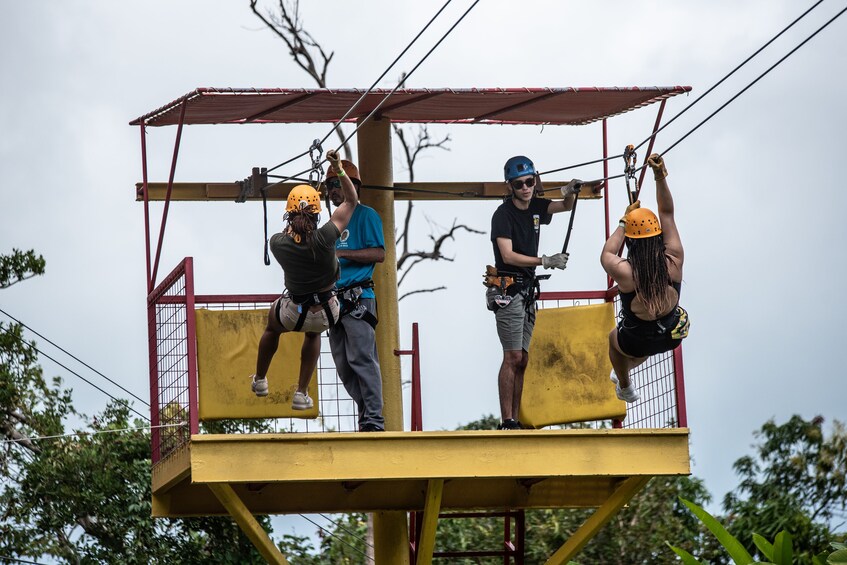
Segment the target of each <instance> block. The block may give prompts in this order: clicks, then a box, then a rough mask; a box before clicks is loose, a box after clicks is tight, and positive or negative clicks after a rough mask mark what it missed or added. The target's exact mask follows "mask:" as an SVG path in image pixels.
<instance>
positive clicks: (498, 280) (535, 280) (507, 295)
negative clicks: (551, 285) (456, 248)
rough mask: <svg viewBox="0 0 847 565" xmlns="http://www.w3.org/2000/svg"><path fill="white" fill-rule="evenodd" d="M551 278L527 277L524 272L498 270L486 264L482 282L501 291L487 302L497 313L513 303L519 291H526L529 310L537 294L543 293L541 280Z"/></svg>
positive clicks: (542, 276)
mask: <svg viewBox="0 0 847 565" xmlns="http://www.w3.org/2000/svg"><path fill="white" fill-rule="evenodd" d="M549 278H550V275H535V276H533V277H527V276H525V275H523V274H522V273H515V272H512V271H498V270H497V268H496V267H494V266H493V265H486V266H485V273H483V275H482V284H483V285H484V286H486V287H488V288H496V289H498V290H499V291H500V292H499V293H498V294H493V295H491V297H490V298H491V300H490V301H487V302H486V306H487V307H488V309H489V310H491V311H492V312H495V313H496V312H497V310H499V309H500V308H505V307H506V306H508V305H509V304H511V303H512V300H513V299H514V297H515V296H517V295H518V294H519V293H525V295H524V296H525V302H524V308H525V309H526V311H527V312H529V310H530V308H531V307H532V304H533V303H535V299H536V296H538V295H539V294H540V293H541V281H543V280H547V279H549Z"/></svg>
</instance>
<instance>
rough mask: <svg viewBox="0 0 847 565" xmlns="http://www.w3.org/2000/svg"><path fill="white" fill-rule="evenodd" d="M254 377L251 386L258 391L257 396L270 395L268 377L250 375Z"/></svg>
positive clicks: (254, 390) (255, 391)
mask: <svg viewBox="0 0 847 565" xmlns="http://www.w3.org/2000/svg"><path fill="white" fill-rule="evenodd" d="M250 378H251V379H252V383H253V384H252V385H251V388H252V389H253V392H254V393H256V396H267V395H268V379H265V378H262V379H260V378H259V377H257V376H256V375H252V376H251V377H250Z"/></svg>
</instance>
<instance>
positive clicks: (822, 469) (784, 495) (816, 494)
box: [724, 415, 847, 565]
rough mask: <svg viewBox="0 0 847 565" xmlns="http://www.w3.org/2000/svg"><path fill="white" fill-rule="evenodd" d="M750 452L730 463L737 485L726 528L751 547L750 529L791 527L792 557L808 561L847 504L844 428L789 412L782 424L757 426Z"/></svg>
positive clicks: (767, 531) (729, 499) (763, 531)
mask: <svg viewBox="0 0 847 565" xmlns="http://www.w3.org/2000/svg"><path fill="white" fill-rule="evenodd" d="M755 435H756V437H757V438H758V439H759V443H757V444H756V445H755V446H754V454H753V455H748V456H745V457H742V458H740V459H738V460H737V461H736V462H735V464H734V469H735V472H736V473H737V474H738V476H739V478H740V482H739V485H738V487H736V489H735V490H734V491H732V492H731V493H729V494H727V496H726V497H725V499H724V510H725V511H726V513H727V516H726V520H727V522H728V529H729V531H730V532H731V533H732V534H733V535H734V536H735V537H737V538H738V539H739V540H741V541H742V543H744V544H745V547H746V548H747V550H748V551H750V552H754V551H755V549H756V548H755V546H754V544H753V540H752V535H753V533H757V534H760V535H762V536H764V537H765V538H767V539H774V537H775V536H776V534H777V533H778V532H780V531H782V530H785V531H786V532H788V533H790V534H791V536H792V539H793V544H794V548H795V560H796V563H798V564H801V565H805V564H811V563H812V559H813V556H815V555H817V554H819V553H821V552H823V551H825V550H826V549H827V548H828V546H829V542H830V541H831V540H832V539H833V538H834V533H833V532H832V531H831V530H830V523H832V521H833V518H834V517H842V518H843V516H844V512H845V510H847V482H845V473H846V472H847V431H845V428H844V425H843V424H842V423H841V422H838V421H835V422H834V424H833V427H832V433H831V434H830V435H829V436H827V435H826V434H825V433H824V430H823V418H821V417H816V418H813V419H812V420H811V421H806V420H804V419H803V418H801V417H800V416H796V415H795V416H793V417H792V418H791V419H789V420H788V422H786V423H785V424H782V425H777V424H776V423H774V421H773V420H771V421H769V422H767V423H766V424H765V425H764V426H762V429H761V430H760V431H759V432H757V433H756V434H755Z"/></svg>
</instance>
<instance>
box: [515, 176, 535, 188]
mask: <svg viewBox="0 0 847 565" xmlns="http://www.w3.org/2000/svg"><path fill="white" fill-rule="evenodd" d="M524 184H526V187H527V188H532V187H533V186H535V177H529V178H528V179H526V180H520V179H515V180H513V181H510V182H509V185H510V186H511V187H512V190H520V189H521V188H523V185H524Z"/></svg>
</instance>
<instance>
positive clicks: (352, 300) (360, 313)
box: [338, 279, 379, 329]
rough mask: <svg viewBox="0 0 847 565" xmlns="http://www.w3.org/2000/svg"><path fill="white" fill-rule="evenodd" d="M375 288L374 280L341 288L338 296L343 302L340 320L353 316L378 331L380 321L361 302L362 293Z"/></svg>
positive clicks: (339, 315)
mask: <svg viewBox="0 0 847 565" xmlns="http://www.w3.org/2000/svg"><path fill="white" fill-rule="evenodd" d="M373 287H374V281H373V279H367V280H364V281H358V282H354V283H351V284H349V285H347V286H343V287H341V288H339V289H338V296H339V297H340V301H341V310H340V312H339V314H338V319H339V320H340V319H341V318H343V317H344V316H346V315H348V314H351V315H352V316H353V317H354V318H356V319H357V320H364V321H365V322H367V323H368V324H369V325H370V326H371V327H372V328H374V329H376V325H377V324H378V323H379V320H378V319H377V317H376V316H374V315H373V314H372V313H371V312H370V311H369V310H368V309H367V308H365V307H364V305H363V304H361V302H360V299H361V297H362V293H363V292H364V291H365V290H366V289H368V288H373Z"/></svg>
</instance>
